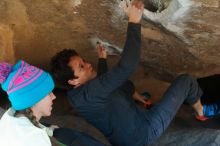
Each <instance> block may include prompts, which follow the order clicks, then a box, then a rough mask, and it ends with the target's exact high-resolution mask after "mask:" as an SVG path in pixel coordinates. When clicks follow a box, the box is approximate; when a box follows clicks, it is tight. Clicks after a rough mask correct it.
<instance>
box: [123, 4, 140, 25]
mask: <svg viewBox="0 0 220 146" xmlns="http://www.w3.org/2000/svg"><path fill="white" fill-rule="evenodd" d="M121 6H122V7H123V9H124V11H125V13H126V14H127V16H128V21H129V22H132V23H140V20H141V18H142V14H143V11H144V4H143V3H142V2H141V1H138V0H137V1H134V2H133V3H127V2H126V1H125V0H123V1H122V2H121Z"/></svg>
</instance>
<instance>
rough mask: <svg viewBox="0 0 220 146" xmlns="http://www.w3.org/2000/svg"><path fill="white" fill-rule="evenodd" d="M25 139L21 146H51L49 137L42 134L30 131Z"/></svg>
mask: <svg viewBox="0 0 220 146" xmlns="http://www.w3.org/2000/svg"><path fill="white" fill-rule="evenodd" d="M25 138H26V140H24V141H23V146H52V144H51V141H50V138H49V136H48V135H47V134H46V133H43V132H39V131H34V132H33V131H32V132H31V133H29V134H28V136H26V137H25Z"/></svg>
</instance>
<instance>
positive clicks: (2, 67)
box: [0, 63, 12, 84]
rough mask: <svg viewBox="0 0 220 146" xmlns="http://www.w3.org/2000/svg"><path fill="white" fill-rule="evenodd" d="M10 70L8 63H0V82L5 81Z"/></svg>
mask: <svg viewBox="0 0 220 146" xmlns="http://www.w3.org/2000/svg"><path fill="white" fill-rule="evenodd" d="M11 70H12V66H11V65H10V64H8V63H0V84H2V83H3V82H5V80H6V79H7V77H8V75H9V74H10V72H11Z"/></svg>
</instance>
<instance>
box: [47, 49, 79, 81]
mask: <svg viewBox="0 0 220 146" xmlns="http://www.w3.org/2000/svg"><path fill="white" fill-rule="evenodd" d="M74 56H78V53H77V52H76V51H75V50H74V49H64V50H62V51H61V52H58V53H57V54H56V55H55V56H53V58H52V59H51V63H50V64H51V72H52V75H53V77H54V78H55V79H56V80H58V81H59V82H60V83H62V84H63V85H69V84H68V80H70V79H74V78H76V77H75V76H74V71H73V70H72V69H71V67H70V66H69V65H68V64H69V62H70V58H71V57H74Z"/></svg>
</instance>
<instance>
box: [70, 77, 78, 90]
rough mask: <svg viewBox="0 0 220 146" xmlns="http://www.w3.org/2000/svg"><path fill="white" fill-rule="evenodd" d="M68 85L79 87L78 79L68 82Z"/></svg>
mask: <svg viewBox="0 0 220 146" xmlns="http://www.w3.org/2000/svg"><path fill="white" fill-rule="evenodd" d="M68 84H69V85H72V86H74V87H75V88H76V87H79V86H80V82H79V79H78V78H77V79H71V80H68Z"/></svg>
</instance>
